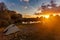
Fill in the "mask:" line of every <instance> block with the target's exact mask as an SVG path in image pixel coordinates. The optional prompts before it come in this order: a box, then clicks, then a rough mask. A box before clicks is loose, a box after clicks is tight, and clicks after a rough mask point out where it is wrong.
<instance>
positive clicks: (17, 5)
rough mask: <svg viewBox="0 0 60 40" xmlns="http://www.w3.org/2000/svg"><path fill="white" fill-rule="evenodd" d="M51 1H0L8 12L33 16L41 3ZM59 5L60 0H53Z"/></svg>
mask: <svg viewBox="0 0 60 40" xmlns="http://www.w3.org/2000/svg"><path fill="white" fill-rule="evenodd" d="M50 1H51V0H0V2H4V3H5V4H6V5H7V8H8V9H9V10H14V11H17V12H19V13H21V14H34V13H35V12H36V11H37V9H38V8H39V7H40V6H41V4H42V3H45V4H48V3H49V2H50ZM55 2H56V3H57V4H58V5H60V0H55Z"/></svg>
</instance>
